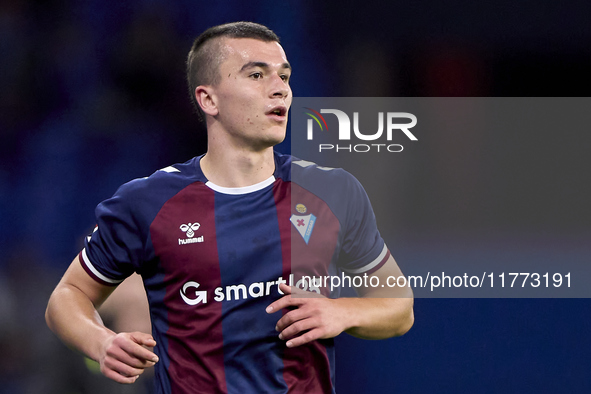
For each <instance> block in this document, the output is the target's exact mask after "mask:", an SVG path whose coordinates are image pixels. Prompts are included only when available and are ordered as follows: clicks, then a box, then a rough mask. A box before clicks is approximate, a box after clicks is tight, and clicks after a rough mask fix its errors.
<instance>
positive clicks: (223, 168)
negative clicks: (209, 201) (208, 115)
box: [200, 144, 275, 187]
mask: <svg viewBox="0 0 591 394" xmlns="http://www.w3.org/2000/svg"><path fill="white" fill-rule="evenodd" d="M200 166H201V171H203V174H204V175H205V177H206V178H207V179H208V180H209V181H211V182H213V183H215V184H216V185H218V186H223V187H246V186H251V185H255V184H257V183H259V182H262V181H264V180H266V179H268V178H269V177H270V176H271V175H273V173H274V171H275V159H274V156H273V148H272V147H269V148H267V149H264V150H262V151H256V152H253V151H249V150H246V149H244V150H236V149H223V148H221V147H220V148H218V147H216V146H212V145H211V144H210V145H209V147H208V150H207V153H206V154H205V156H204V157H203V158H202V159H201V161H200Z"/></svg>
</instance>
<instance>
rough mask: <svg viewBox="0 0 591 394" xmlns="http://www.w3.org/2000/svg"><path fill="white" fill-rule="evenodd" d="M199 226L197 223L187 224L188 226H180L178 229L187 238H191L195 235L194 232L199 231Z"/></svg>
mask: <svg viewBox="0 0 591 394" xmlns="http://www.w3.org/2000/svg"><path fill="white" fill-rule="evenodd" d="M200 226H201V225H200V224H199V223H189V224H181V227H180V229H181V230H182V231H183V232H184V233H187V237H189V238H193V236H194V235H195V231H197V230H199V227H200Z"/></svg>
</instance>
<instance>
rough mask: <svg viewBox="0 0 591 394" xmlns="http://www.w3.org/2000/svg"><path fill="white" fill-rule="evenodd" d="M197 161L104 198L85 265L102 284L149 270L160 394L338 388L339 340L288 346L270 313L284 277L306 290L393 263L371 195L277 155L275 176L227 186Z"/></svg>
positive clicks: (342, 178)
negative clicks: (313, 282)
mask: <svg viewBox="0 0 591 394" xmlns="http://www.w3.org/2000/svg"><path fill="white" fill-rule="evenodd" d="M200 159H201V157H196V158H193V159H192V160H189V161H188V162H186V163H184V164H177V165H174V166H171V167H167V168H164V169H162V170H160V171H157V172H155V173H154V174H152V175H151V176H150V177H147V178H143V179H136V180H134V181H131V182H129V183H127V184H125V185H123V186H121V187H120V188H119V190H118V191H117V192H116V193H115V195H114V196H113V197H112V198H110V199H108V200H106V201H104V202H102V203H101V204H99V205H98V207H97V209H96V217H97V227H96V228H95V231H94V232H93V234H92V236H90V237H88V239H87V241H86V243H85V248H84V249H83V250H82V252H81V253H80V263H81V264H82V266H83V267H84V269H85V270H86V271H87V272H88V274H89V275H90V276H92V277H93V278H94V279H95V280H97V281H98V282H100V283H103V284H108V285H116V284H118V283H120V282H121V281H123V280H124V279H125V278H126V277H127V276H129V275H130V274H131V273H133V272H137V273H139V274H140V275H141V276H142V277H143V281H144V285H145V288H146V293H147V296H148V301H149V304H150V317H151V320H152V334H153V336H154V339H155V340H156V342H157V343H158V344H157V346H156V347H155V349H154V351H155V352H156V354H157V355H158V357H159V358H160V361H159V362H158V363H157V364H156V366H155V370H156V378H155V382H156V386H157V389H156V392H157V393H172V394H177V393H208V394H210V393H240V394H244V393H287V392H289V393H332V392H334V346H333V340H332V339H328V340H318V341H314V342H312V343H310V344H307V345H304V346H300V347H296V348H287V347H286V346H285V341H282V340H280V339H279V338H278V332H276V331H275V325H276V323H277V321H278V319H279V318H280V315H279V314H267V313H266V312H265V309H266V307H267V306H268V305H269V304H270V303H271V302H273V301H275V300H277V299H278V298H280V297H281V294H280V293H279V291H278V287H279V283H282V282H283V283H287V284H288V285H296V284H297V285H299V286H300V287H304V288H306V282H305V281H298V278H299V277H300V276H301V275H302V274H307V275H314V276H322V275H339V274H340V273H342V272H345V273H348V274H352V275H362V274H364V273H370V272H373V271H375V270H377V269H378V268H380V267H381V266H382V265H383V264H384V263H385V262H386V260H387V259H388V257H389V252H388V250H387V248H386V246H385V244H384V241H383V240H382V238H381V236H380V234H379V232H378V230H377V227H376V221H375V216H374V214H373V211H372V208H371V205H370V203H369V200H368V198H367V195H366V193H365V191H364V190H363V188H362V186H361V185H360V184H359V182H358V181H357V180H356V179H355V178H354V177H353V176H352V175H350V174H349V173H347V172H345V171H344V170H341V169H330V168H323V167H318V166H317V165H315V164H314V163H311V162H306V161H303V160H299V159H296V158H292V157H291V156H288V155H281V154H278V153H275V172H274V174H273V176H272V177H270V178H269V179H267V180H265V181H263V182H261V183H258V184H256V185H252V186H249V187H243V188H226V187H220V186H218V185H215V184H213V183H212V182H210V181H208V180H207V179H206V177H205V176H204V174H203V172H202V171H201V168H200V165H199V161H200ZM294 271H298V273H297V275H296V273H295V272H294ZM294 275H296V276H294ZM298 275H299V276H298ZM294 282H295V283H294ZM309 290H312V289H309ZM322 292H323V294H325V295H327V296H332V297H336V296H338V294H336V293H333V294H326V291H325V289H322ZM284 313H285V312H284Z"/></svg>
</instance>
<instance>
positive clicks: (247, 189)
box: [205, 175, 275, 194]
mask: <svg viewBox="0 0 591 394" xmlns="http://www.w3.org/2000/svg"><path fill="white" fill-rule="evenodd" d="M273 182H275V176H274V175H271V176H270V177H269V178H267V179H265V180H264V181H262V182H259V183H255V184H254V185H250V186H244V187H224V186H219V185H216V184H215V183H213V182H212V181H207V182H205V186H207V187H209V188H210V189H212V190H214V191H216V192H218V193H223V194H248V193H252V192H256V191H259V190H262V189H264V188H266V187H267V186H269V185H272V184H273Z"/></svg>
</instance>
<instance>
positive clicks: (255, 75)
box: [250, 72, 263, 79]
mask: <svg viewBox="0 0 591 394" xmlns="http://www.w3.org/2000/svg"><path fill="white" fill-rule="evenodd" d="M250 77H251V78H252V79H261V78H262V77H263V73H260V72H256V73H252V74H250Z"/></svg>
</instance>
